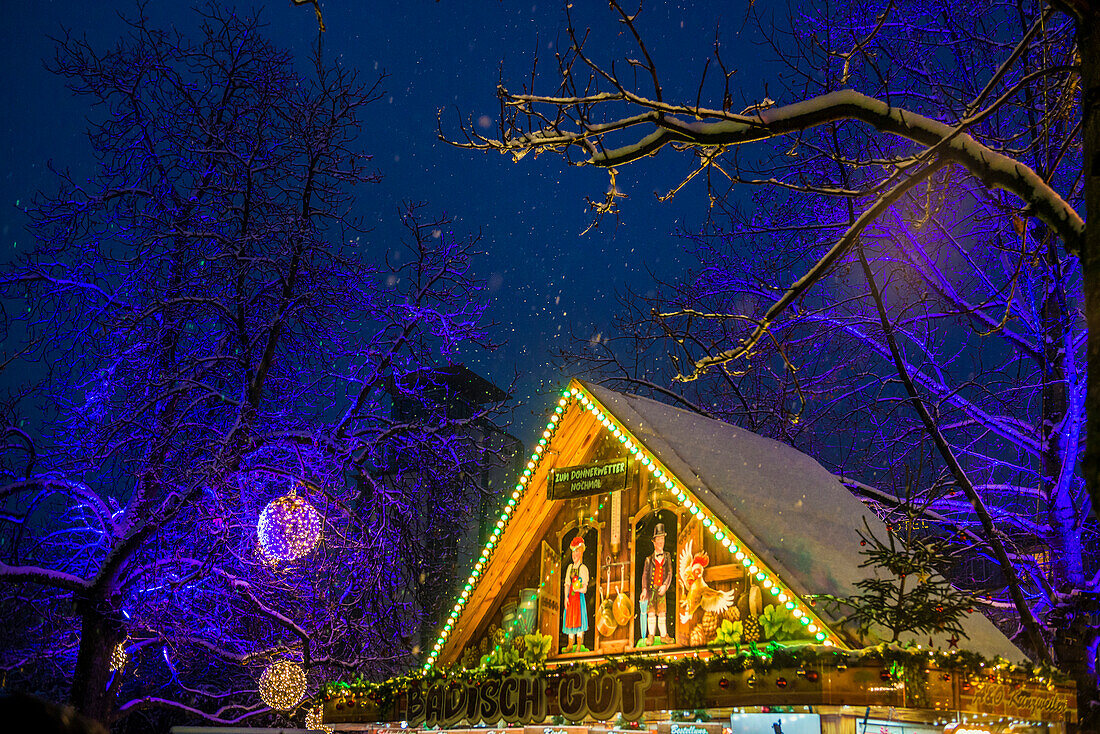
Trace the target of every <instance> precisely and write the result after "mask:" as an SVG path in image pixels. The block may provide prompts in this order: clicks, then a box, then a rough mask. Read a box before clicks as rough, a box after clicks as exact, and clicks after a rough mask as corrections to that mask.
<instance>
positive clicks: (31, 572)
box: [0, 561, 91, 591]
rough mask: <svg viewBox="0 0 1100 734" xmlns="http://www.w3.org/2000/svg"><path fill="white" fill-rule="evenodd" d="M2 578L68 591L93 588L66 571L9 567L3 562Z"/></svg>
mask: <svg viewBox="0 0 1100 734" xmlns="http://www.w3.org/2000/svg"><path fill="white" fill-rule="evenodd" d="M0 578H2V579H3V580H4V581H8V582H20V581H26V582H30V583H33V584H39V585H40V586H49V587H52V588H54V589H64V590H66V591H85V590H87V589H88V588H90V586H91V584H89V583H88V582H87V581H85V580H84V579H82V578H80V577H79V576H74V575H72V574H71V573H65V572H64V571H55V570H53V569H49V568H42V567H41V566H9V565H8V564H6V563H4V562H2V561H0Z"/></svg>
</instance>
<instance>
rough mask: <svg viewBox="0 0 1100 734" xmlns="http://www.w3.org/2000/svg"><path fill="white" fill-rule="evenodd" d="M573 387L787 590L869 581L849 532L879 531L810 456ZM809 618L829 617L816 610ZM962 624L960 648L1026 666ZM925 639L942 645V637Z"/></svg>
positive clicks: (999, 643) (1001, 643)
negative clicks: (656, 461)
mask: <svg viewBox="0 0 1100 734" xmlns="http://www.w3.org/2000/svg"><path fill="white" fill-rule="evenodd" d="M582 384H583V385H584V387H585V389H586V390H588V391H589V392H590V393H591V394H592V395H593V396H594V397H595V398H596V399H597V400H599V401H600V402H601V403H603V405H604V407H605V408H606V409H608V410H609V411H610V412H611V413H613V414H614V416H615V417H616V418H618V419H619V420H620V421H622V423H623V425H624V426H625V427H626V428H627V429H628V430H629V431H630V432H631V433H632V434H634V437H635V438H637V439H638V440H639V441H641V443H643V444H644V445H645V447H646V448H648V449H649V450H650V451H652V452H653V453H654V454H656V456H657V458H659V459H660V460H661V462H662V463H663V464H664V465H665V466H666V467H667V468H668V469H669V470H670V471H672V473H673V474H675V476H676V477H677V478H678V479H680V481H681V482H683V483H684V485H685V486H686V487H687V488H688V489H689V490H691V492H692V493H693V494H694V495H695V497H696V498H697V499H698V500H700V501H701V502H702V503H703V504H704V505H706V507H707V508H708V509H709V510H710V511H711V512H712V513H714V514H715V515H717V516H718V517H719V518H721V519H722V521H723V522H724V523H725V524H726V526H727V527H728V528H729V529H730V530H732V531H733V533H734V534H735V535H737V536H738V537H739V538H740V539H741V540H742V541H743V542H744V543H745V544H746V545H747V546H748V547H749V548H751V549H752V551H753V552H754V553H755V554H756V555H757V556H759V557H760V558H761V560H763V561H764V562H765V563H767V564H768V565H769V566H770V567H771V569H772V570H773V571H774V572H775V573H777V574H778V575H779V577H780V578H781V579H782V580H783V581H784V582H786V583H787V584H788V586H790V588H791V589H792V590H793V591H795V592H797V593H798V594H800V595H806V594H835V595H837V596H847V595H850V594H854V593H856V592H857V591H858V590H857V589H856V587H855V582H857V581H859V580H861V579H863V578H866V577H867V576H869V575H870V574H871V570H870V569H867V568H859V565H860V563H862V562H863V560H864V557H863V556H862V555H860V552H859V551H860V545H859V540H860V538H859V535H858V533H857V529H859V528H862V527H863V520H864V519H866V521H867V524H868V525H869V526H870V528H871V531H872V532H873V533H874V534H875V535H876V536H878V537H880V538H885V537H886V533H887V530H886V526H885V525H884V524H883V522H882V521H881V520H880V519H879V518H878V516H877V515H875V513H874V512H872V511H871V510H870V509H868V508H867V506H866V505H864V504H863V503H862V502H861V501H860V500H859V499H857V498H856V497H855V496H854V495H853V494H852V493H851V492H849V491H848V489H847V488H845V487H844V485H843V484H841V483H840V481H839V480H838V479H837V478H836V477H835V476H833V475H832V474H830V473H829V472H828V471H827V470H826V469H825V468H824V467H823V466H821V465H820V464H819V463H817V461H815V460H814V459H813V458H811V457H809V456H807V455H806V454H803V453H802V452H800V451H798V450H796V449H793V448H791V447H790V446H787V445H785V444H782V443H780V442H778V441H774V440H772V439H770V438H765V437H763V436H758V435H757V434H755V433H751V432H749V431H746V430H743V429H741V428H737V427H736V426H732V425H730V424H728V423H723V422H721V421H717V420H713V419H711V418H705V417H703V416H699V415H696V414H695V413H691V412H689V411H686V410H681V409H679V408H674V407H671V406H668V405H665V404H664V403H659V402H657V401H655V400H650V399H649V398H644V397H640V396H637V395H626V394H623V393H618V392H614V391H612V390H608V389H607V388H604V387H601V386H599V385H594V384H591V383H588V382H584V383H582ZM815 611H816V612H817V613H818V614H819V615H822V617H823V619H826V620H827V619H829V616H828V615H827V614H826V613H825V610H823V609H815ZM962 626H963V628H964V629H965V630H966V633H967V635H968V637H969V640H968V641H967V642H965V643H963V644H964V645H965V646H966V647H967V648H972V649H974V650H976V651H978V652H981V653H983V654H985V655H990V656H992V655H1000V656H1002V657H1004V658H1006V659H1008V660H1011V661H1013V662H1022V661H1024V660H1026V656H1024V654H1023V653H1022V652H1021V651H1020V650H1019V649H1018V648H1017V647H1016V646H1015V645H1014V644H1012V642H1011V641H1010V640H1009V639H1008V638H1007V637H1006V636H1005V635H1004V634H1003V633H1002V632H1001V631H1000V630H998V629H997V628H996V627H995V626H994V625H993V623H992V622H990V621H989V620H988V619H987V618H986V617H985V616H983V615H982V614H980V613H975V614H971V615H969V616H968V617H967V618H966V619H964V620H963V621H962ZM912 639H913V640H914V641H915V642H917V643H921V644H927V642H928V640H927V639H926V638H915V637H914V638H912ZM902 640H903V641H907V639H906V637H905V636H903V637H902ZM932 640H933V643H934V644H935V646H936V647H938V648H947V647H948V641H947V637H946V635H939V636H936V635H933V637H932Z"/></svg>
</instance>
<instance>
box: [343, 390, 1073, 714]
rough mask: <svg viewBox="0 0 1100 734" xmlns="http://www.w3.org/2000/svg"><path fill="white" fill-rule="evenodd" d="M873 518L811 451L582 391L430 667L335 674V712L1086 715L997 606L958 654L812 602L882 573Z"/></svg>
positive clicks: (976, 622) (500, 530)
mask: <svg viewBox="0 0 1100 734" xmlns="http://www.w3.org/2000/svg"><path fill="white" fill-rule="evenodd" d="M864 523H866V527H867V528H869V529H870V531H871V532H872V533H873V534H875V535H876V536H878V537H886V536H887V534H888V531H887V529H886V528H885V526H884V525H883V523H882V522H881V520H879V518H878V517H877V516H876V515H875V514H874V513H873V512H871V511H870V510H869V509H868V508H867V507H866V506H865V505H864V504H863V503H862V502H860V501H859V500H858V499H856V498H855V497H854V496H853V495H852V494H851V493H850V492H849V491H848V490H847V489H846V488H845V487H844V486H843V485H842V484H841V483H840V481H839V480H838V479H837V478H836V477H835V476H833V475H832V474H830V473H829V472H828V471H826V470H825V469H824V468H823V467H822V466H821V465H820V464H818V463H817V462H816V461H814V460H813V459H812V458H810V457H809V456H806V455H805V454H802V453H800V452H798V451H796V450H794V449H792V448H790V447H788V446H785V445H783V444H781V443H779V442H776V441H773V440H771V439H767V438H763V437H761V436H758V435H755V434H753V433H750V432H748V431H745V430H742V429H740V428H737V427H735V426H731V425H728V424H726V423H722V422H720V421H715V420H711V419H708V418H704V417H701V416H699V415H697V414H695V413H691V412H688V411H684V410H680V409H677V408H673V407H670V406H668V405H665V404H662V403H659V402H657V401H654V400H650V399H648V398H643V397H639V396H634V395H627V394H622V393H618V392H614V391H612V390H608V389H606V388H603V387H600V386H597V385H594V384H590V383H587V382H582V381H579V380H574V381H572V382H571V383H570V385H569V387H568V388H567V389H566V390H564V391H563V393H562V394H561V396H560V399H559V401H558V403H557V405H555V406H553V408H552V412H551V413H550V414H549V419H548V421H547V423H546V427H545V430H543V432H542V435H541V436H540V438H539V439H538V445H537V446H536V448H535V450H534V452H533V453H532V454H531V456H530V460H529V461H528V462H527V464H526V467H525V468H524V469H523V473H522V476H520V477H519V478H518V481H517V483H516V485H515V489H514V492H513V493H512V495H511V497H510V498H509V499H508V500H507V502H506V504H505V507H504V510H503V512H502V514H501V516H500V518H499V520H498V522H497V527H496V530H495V531H494V533H493V534H492V535H491V536H490V538H489V539H488V541H487V543H486V545H485V546H484V548H483V549H482V550H481V553H480V555H479V556H477V557H475V558H474V561H473V568H472V569H471V571H470V574H469V576H468V578H467V579H466V580H465V582H464V583H462V584H461V588H460V589H459V590H458V594H457V598H456V600H455V603H454V605H453V608H452V609H451V613H450V616H449V617H448V618H447V619H446V620H445V621H444V622H443V625H442V628H441V629H440V632H439V636H438V638H437V639H435V640H429V641H428V642H427V645H426V652H427V655H426V659H425V662H424V665H423V668H422V669H420V670H418V671H415V672H413V673H410V674H409V675H406V676H402V677H399V678H396V679H394V680H392V681H388V682H385V683H381V684H374V683H359V684H352V685H349V684H336V683H334V684H330V685H329V686H327V687H326V689H325V692H324V720H325V721H326V722H328V723H329V724H331V725H334V726H336V727H338V728H340V729H348V730H351V729H363V728H377V727H383V728H385V727H388V726H393V725H401V724H403V725H404V726H407V727H420V728H423V727H428V728H432V727H440V728H445V729H455V728H471V727H479V726H480V727H498V726H503V727H505V728H514V729H515V730H516V731H517V732H519V728H520V727H522V726H527V727H537V728H539V729H540V730H547V731H549V730H550V729H554V730H555V731H556V729H562V728H563V727H564V730H570V729H575V730H576V731H567V734H587V732H588V731H589V730H600V729H604V730H606V729H615V728H624V727H626V728H632V729H639V728H640V729H648V730H652V731H655V732H661V733H662V734H756V732H757V731H758V730H759V731H760V732H762V733H763V734H783V733H785V734H819V733H821V732H825V734H840V733H841V732H843V733H844V734H865V732H866V731H867V729H868V727H869V726H870V727H871V728H872V730H873V731H874V732H875V734H925V733H926V732H927V733H931V732H944V731H945V729H955V730H958V729H967V730H969V734H976V733H977V732H983V731H984V732H992V731H1004V730H1007V729H1008V728H1012V729H1013V730H1014V731H1018V730H1023V729H1031V730H1034V731H1036V732H1048V731H1051V730H1053V731H1061V730H1062V729H1063V728H1064V727H1065V726H1066V724H1070V725H1072V723H1073V721H1075V718H1076V706H1075V701H1074V697H1073V690H1072V686H1071V685H1069V684H1068V683H1064V682H1061V681H1058V680H1056V679H1055V678H1053V677H1052V674H1051V673H1050V672H1047V671H1040V670H1039V669H1037V668H1035V667H1034V666H1031V665H1030V664H1028V663H1027V660H1026V657H1025V656H1024V655H1023V653H1021V652H1020V650H1019V649H1018V648H1016V647H1015V646H1014V645H1013V644H1012V642H1011V641H1010V640H1009V639H1008V638H1007V637H1005V636H1004V635H1003V634H1002V633H1001V632H1000V631H999V630H998V629H997V628H996V627H995V626H994V625H993V624H992V623H991V622H990V621H989V620H988V619H987V618H986V617H984V616H983V615H982V614H980V613H977V612H975V613H973V614H969V615H967V616H965V617H964V618H963V620H962V622H961V624H962V628H963V631H964V634H965V638H966V639H965V640H964V642H963V645H964V646H965V647H966V648H967V650H969V651H973V652H961V651H959V650H957V649H956V645H957V644H958V643H959V639H958V638H957V637H952V638H950V639H949V638H948V636H947V635H946V634H938V635H932V637H931V638H929V637H928V635H922V636H921V637H920V638H914V637H913V636H910V637H909V638H905V637H902V639H901V642H902V643H903V645H900V646H899V645H892V646H884V645H882V644H880V642H881V640H880V639H879V638H878V637H876V636H875V635H874V633H873V631H872V632H871V633H868V634H864V635H860V634H859V633H858V631H857V630H855V629H852V628H849V627H846V626H844V625H843V624H842V623H841V621H840V620H839V619H838V618H837V617H835V616H832V615H830V613H829V611H828V609H826V608H825V605H823V604H815V603H814V597H815V596H818V595H822V594H827V595H834V596H840V597H843V596H848V595H851V594H854V593H855V592H856V586H855V584H856V582H857V581H859V580H861V579H863V578H866V577H867V576H868V574H869V573H871V571H869V569H867V568H861V567H860V565H861V563H863V561H864V560H865V559H864V556H863V555H861V553H860V550H861V545H860V535H859V530H860V529H862V528H863V527H864ZM918 645H919V646H920V647H917V646H918ZM777 717H778V718H777ZM567 722H568V725H566V723H567ZM685 727H687V728H685ZM777 727H778V728H777ZM582 729H583V731H582ZM528 734H534V733H533V732H529V733H528ZM539 734H543V732H542V731H540V732H539Z"/></svg>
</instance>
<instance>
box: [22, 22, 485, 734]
mask: <svg viewBox="0 0 1100 734" xmlns="http://www.w3.org/2000/svg"><path fill="white" fill-rule="evenodd" d="M142 10H143V8H141V7H140V6H139V15H138V16H137V17H135V18H133V19H131V20H130V21H129V29H128V32H127V34H126V36H125V37H124V38H123V39H122V40H121V41H120V42H119V44H118V45H117V46H116V47H115V48H113V49H109V50H98V49H94V48H92V47H90V46H89V45H87V44H86V43H85V42H84V41H82V40H80V39H77V38H73V37H66V38H64V39H62V41H61V42H60V43H59V46H58V51H57V57H56V59H55V60H54V62H53V64H52V66H53V68H54V70H55V71H57V72H58V73H59V74H60V75H61V76H63V77H64V78H65V79H66V80H67V81H68V83H69V85H70V88H71V89H72V90H73V91H74V92H76V93H78V94H80V95H83V96H85V97H87V98H88V99H89V100H90V102H91V107H92V110H93V112H92V119H93V122H92V126H91V129H90V137H89V139H90V143H91V146H92V150H93V153H94V154H95V157H96V166H97V167H96V169H95V171H94V172H92V173H91V175H89V176H87V177H85V176H83V175H82V176H75V175H70V174H68V173H67V172H62V173H60V174H59V177H58V190H57V192H55V193H53V194H50V195H42V196H40V197H39V198H38V200H37V201H36V202H35V205H34V207H33V208H32V210H31V211H30V212H29V213H30V217H31V225H32V227H33V229H34V232H35V238H36V239H35V247H34V248H33V250H31V252H30V253H29V254H27V255H26V256H25V257H24V258H23V259H22V260H20V261H19V262H16V263H13V264H11V265H10V266H8V267H6V268H5V270H4V272H3V274H2V275H0V296H2V297H3V305H4V308H5V309H6V312H7V315H8V316H9V319H8V322H7V323H6V326H7V327H8V329H9V333H10V334H15V333H18V334H20V335H23V336H25V337H26V340H25V342H24V343H27V344H29V345H30V346H29V347H28V348H27V349H26V351H24V352H22V353H18V354H16V355H15V357H14V358H13V359H12V360H10V361H7V362H5V366H6V368H7V369H8V370H9V372H8V373H7V374H6V375H5V377H8V376H11V378H12V379H11V380H10V381H9V384H13V385H15V386H16V390H15V392H14V395H15V397H14V398H13V399H12V401H11V402H10V404H5V405H4V406H3V407H4V412H3V413H2V416H3V420H4V423H3V425H2V430H3V436H4V441H5V444H6V446H7V448H8V449H10V450H9V451H6V452H3V454H0V502H2V503H3V504H2V508H3V510H4V512H3V514H2V515H0V551H2V558H3V561H0V588H2V589H3V593H0V615H3V616H4V619H5V624H4V625H3V626H2V631H0V666H2V667H3V669H4V670H5V671H6V685H7V686H9V687H11V688H13V689H31V690H36V691H39V692H45V693H49V694H50V695H52V696H55V697H58V698H61V697H64V696H66V695H68V696H69V697H71V700H72V701H73V703H74V704H75V705H76V706H77V708H79V709H80V710H81V711H83V712H84V713H86V714H89V715H91V716H93V717H95V718H98V719H101V720H104V721H113V720H118V719H120V718H123V717H127V716H130V715H132V714H135V713H139V712H140V713H141V714H142V716H145V717H149V716H157V717H160V718H158V719H156V721H158V722H159V723H160V724H162V725H163V726H162V727H161V728H164V726H167V725H168V724H170V723H172V722H178V721H187V720H191V721H206V722H210V723H221V724H234V723H239V722H242V721H249V720H254V719H255V718H256V717H264V716H270V717H271V720H272V722H273V723H279V724H285V723H286V716H290V717H291V718H292V719H294V720H296V721H300V720H301V715H302V712H301V711H300V710H295V711H291V712H289V713H288V714H285V715H283V714H280V715H279V716H278V717H275V716H274V715H272V714H271V712H270V710H269V709H268V708H267V707H266V706H265V705H264V704H263V703H262V702H261V701H260V699H259V697H258V696H257V691H256V687H257V683H256V681H257V678H258V677H259V675H260V673H262V671H263V670H264V668H265V667H266V666H267V665H268V664H269V663H271V662H273V661H275V660H280V659H284V658H290V659H292V660H294V661H296V662H298V663H299V664H301V665H302V667H303V668H304V669H305V670H306V674H307V678H308V680H309V681H310V685H311V686H312V690H313V691H316V687H317V685H318V684H319V683H320V682H321V680H324V679H331V678H338V677H346V676H348V675H350V674H352V673H365V674H375V675H383V674H386V673H388V672H392V671H394V670H397V669H401V668H403V667H405V666H408V665H411V664H414V663H415V662H416V654H415V653H416V646H417V645H418V644H419V634H420V629H421V627H422V621H423V620H422V617H423V615H424V613H425V605H424V604H423V603H421V601H419V600H420V599H422V598H423V597H425V596H428V595H430V594H431V593H435V594H436V595H438V594H440V593H441V592H442V591H444V590H447V589H448V588H449V585H450V583H451V582H452V581H453V575H454V568H453V563H449V560H448V559H447V558H445V557H442V555H441V554H439V553H436V552H434V549H433V548H432V547H430V546H429V545H428V544H426V543H425V542H424V540H423V538H422V537H421V531H422V529H423V524H424V521H425V517H428V518H430V519H431V521H432V530H433V534H434V537H435V538H437V539H438V540H439V542H440V543H442V544H446V543H449V542H450V541H451V540H452V539H453V538H454V537H457V536H458V535H459V534H461V533H463V532H464V531H465V529H466V527H467V524H468V519H469V514H470V510H471V509H472V508H474V507H476V506H477V504H478V499H479V497H480V496H481V494H482V489H481V488H480V487H479V486H478V485H477V482H476V478H477V477H478V476H480V473H479V471H477V469H476V468H480V467H481V466H482V465H483V463H484V462H485V461H486V459H487V458H490V459H491V456H487V454H486V452H485V451H483V450H482V447H481V446H480V445H479V436H480V435H482V434H481V433H479V432H478V430H474V428H475V427H477V426H480V425H481V423H482V422H483V421H485V420H487V419H488V418H489V417H490V416H491V415H492V413H493V411H494V410H495V409H496V408H497V407H498V406H496V405H494V404H492V403H489V404H486V405H484V406H481V407H477V408H475V409H473V410H471V411H470V412H469V413H468V414H463V415H461V416H452V415H449V414H448V410H447V408H448V406H447V404H446V402H447V399H449V398H447V397H446V396H445V395H444V393H445V390H446V389H447V388H446V385H445V384H444V383H443V382H442V381H441V379H440V377H439V375H438V374H437V372H438V368H441V367H442V368H446V367H447V363H448V362H449V361H450V360H454V359H457V358H458V356H459V350H460V349H461V350H463V352H468V351H469V350H471V349H477V348H478V347H479V346H483V347H491V346H492V344H491V342H490V340H489V339H488V338H487V337H486V333H485V330H484V328H483V326H482V324H481V316H482V311H483V308H484V304H483V299H482V297H481V287H480V285H479V284H478V283H477V282H476V281H475V280H474V279H473V278H472V277H471V273H470V268H471V259H472V257H473V255H474V254H475V250H476V238H461V237H456V236H455V235H454V233H453V232H452V231H451V229H450V222H449V221H448V220H446V219H445V218H433V217H429V216H427V215H426V214H425V213H424V210H423V206H422V205H408V206H406V207H404V208H403V209H402V210H401V211H400V212H398V216H399V217H401V220H402V222H403V224H404V227H405V229H404V231H405V236H404V237H402V238H399V239H394V240H392V241H387V242H385V243H383V244H377V243H374V242H373V241H372V236H371V235H370V234H369V232H368V231H366V230H365V229H364V228H363V227H361V226H360V224H359V221H358V219H357V217H356V211H357V203H356V202H357V199H356V194H357V193H358V191H357V189H358V187H360V186H362V185H364V184H369V183H371V182H373V181H375V180H377V178H378V175H377V173H376V172H375V171H374V170H373V169H372V168H371V167H370V159H369V156H367V155H366V154H364V153H363V152H361V151H360V149H359V148H358V143H357V141H356V138H357V135H358V132H359V126H360V124H361V121H362V119H363V115H364V110H365V108H366V106H367V105H368V104H369V103H371V102H372V101H374V100H375V99H377V98H378V96H379V94H380V92H379V84H380V83H381V80H376V81H374V82H371V83H366V84H364V83H363V82H361V81H360V80H358V79H357V77H356V75H355V74H354V73H353V72H351V71H349V70H346V69H343V68H341V67H339V66H338V65H328V64H326V63H324V62H323V61H322V59H321V58H320V54H318V55H317V57H315V58H313V59H310V60H308V61H307V60H301V61H300V62H299V63H300V65H301V68H300V69H298V68H296V66H295V63H294V61H293V59H292V58H291V57H290V56H289V55H288V54H286V53H285V52H283V51H281V50H279V49H278V48H276V47H274V46H273V45H272V44H271V43H270V42H269V41H267V40H266V39H265V38H264V35H263V32H262V26H261V24H260V23H259V22H258V21H257V20H256V18H254V17H242V16H238V15H236V14H234V13H233V12H231V11H227V10H222V9H220V8H218V7H217V6H216V5H214V4H211V5H209V6H205V9H204V10H202V11H200V12H199V13H198V14H197V15H196V25H197V30H196V31H195V34H194V38H193V40H192V38H191V37H190V36H189V35H188V34H187V33H177V32H175V31H171V32H169V31H163V30H161V29H158V28H156V27H155V26H154V25H153V24H152V23H151V22H150V21H149V20H148V18H146V17H145V16H144V15H143V14H142ZM16 376H19V377H22V378H23V379H22V381H18V380H16V379H15V377H16ZM440 395H444V398H440ZM398 398H399V399H400V400H401V401H403V402H404V404H407V405H415V406H417V410H416V411H414V412H412V413H409V414H408V415H398V414H397V412H395V411H394V410H393V403H394V401H395V400H397V399H398ZM291 492H294V493H295V494H296V495H297V496H299V497H304V498H305V499H306V501H308V502H309V504H310V505H311V506H312V507H313V508H314V509H315V510H316V511H317V512H318V513H319V515H320V517H321V518H322V523H321V525H322V535H321V539H320V542H319V543H318V544H317V545H316V547H314V548H313V550H312V551H310V553H309V554H308V555H307V556H305V557H304V558H302V559H300V560H298V561H293V560H282V561H280V560H278V559H274V558H272V557H271V556H270V555H267V554H265V552H264V551H263V549H262V548H260V546H259V544H258V539H257V519H258V518H259V516H260V513H261V512H262V511H263V509H264V508H265V506H267V504H268V503H270V502H272V501H273V500H275V499H278V498H280V497H282V496H284V495H287V494H289V493H291ZM120 646H121V651H124V652H125V657H126V658H127V659H128V660H127V662H126V663H125V665H124V667H122V669H119V670H115V669H113V666H112V662H115V663H117V662H119V660H120V659H121V657H120V656H118V655H116V650H119V648H120ZM114 667H117V665H116V666H114ZM65 689H68V690H65ZM158 712H167V713H158Z"/></svg>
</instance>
